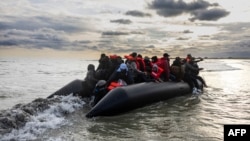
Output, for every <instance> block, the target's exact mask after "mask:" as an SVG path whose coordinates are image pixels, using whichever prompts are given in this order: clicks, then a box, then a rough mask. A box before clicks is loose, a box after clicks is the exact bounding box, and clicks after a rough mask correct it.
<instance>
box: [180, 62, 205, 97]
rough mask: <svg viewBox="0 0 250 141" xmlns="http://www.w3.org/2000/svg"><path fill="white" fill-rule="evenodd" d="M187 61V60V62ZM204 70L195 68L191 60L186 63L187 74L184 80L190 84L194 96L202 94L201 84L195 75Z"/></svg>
mask: <svg viewBox="0 0 250 141" xmlns="http://www.w3.org/2000/svg"><path fill="white" fill-rule="evenodd" d="M185 61H186V60H185ZM201 69H202V68H196V67H194V66H193V60H192V59H191V60H190V61H189V62H185V73H184V78H183V80H184V81H185V82H187V83H188V85H189V86H190V88H191V89H192V93H193V94H198V93H199V92H201V90H200V88H199V84H198V82H197V80H196V77H195V73H197V71H199V70H201Z"/></svg>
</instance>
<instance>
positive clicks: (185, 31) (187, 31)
mask: <svg viewBox="0 0 250 141" xmlns="http://www.w3.org/2000/svg"><path fill="white" fill-rule="evenodd" d="M183 33H193V32H192V31H190V30H184V31H183Z"/></svg>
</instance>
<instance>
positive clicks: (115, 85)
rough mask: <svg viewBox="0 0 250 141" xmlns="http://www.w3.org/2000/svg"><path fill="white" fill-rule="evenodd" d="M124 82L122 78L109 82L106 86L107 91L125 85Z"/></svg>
mask: <svg viewBox="0 0 250 141" xmlns="http://www.w3.org/2000/svg"><path fill="white" fill-rule="evenodd" d="M126 85H127V84H126V82H125V81H124V80H121V79H120V80H118V81H114V82H111V83H110V85H109V86H108V91H110V90H112V89H114V88H116V87H121V86H126Z"/></svg>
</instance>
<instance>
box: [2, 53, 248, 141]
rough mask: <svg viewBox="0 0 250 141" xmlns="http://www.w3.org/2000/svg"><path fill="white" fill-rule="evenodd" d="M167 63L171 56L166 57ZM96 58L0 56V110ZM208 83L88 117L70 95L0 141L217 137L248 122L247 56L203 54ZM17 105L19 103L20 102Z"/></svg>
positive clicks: (38, 94) (55, 85) (60, 82)
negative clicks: (195, 90) (226, 127)
mask: <svg viewBox="0 0 250 141" xmlns="http://www.w3.org/2000/svg"><path fill="white" fill-rule="evenodd" d="M171 62H172V61H171ZM90 63H92V64H94V65H95V66H96V67H97V65H98V62H97V61H88V60H81V59H52V58H20V57H19V58H18V57H16V58H14V57H11V58H8V57H0V80H1V81H0V105H1V106H0V110H1V112H2V113H6V112H7V113H11V114H13V113H14V114H13V115H12V116H15V115H18V113H19V112H20V110H19V109H18V108H13V107H18V106H17V104H19V105H25V104H29V103H32V101H33V100H35V99H38V98H42V99H45V98H46V97H47V96H49V95H50V94H52V93H53V92H55V91H56V90H58V89H60V88H61V87H63V86H64V85H66V84H67V83H69V82H71V81H73V80H75V79H84V77H85V75H86V70H87V65H88V64H90ZM199 66H200V67H203V68H204V70H203V71H201V72H200V75H201V76H202V77H203V78H204V79H205V80H206V82H207V85H208V88H205V89H204V92H203V94H202V95H200V96H199V97H195V98H194V97H192V96H191V94H190V95H185V96H181V97H176V98H173V99H169V100H166V101H161V102H158V103H155V104H152V105H149V106H146V107H143V108H139V109H135V110H132V111H130V112H128V113H124V114H121V115H117V116H111V117H95V118H91V119H87V118H86V117H85V114H86V113H87V112H88V110H89V107H88V106H87V105H86V104H85V103H84V102H83V101H81V100H80V99H79V98H77V97H74V96H72V95H68V96H63V97H58V99H57V100H55V101H56V102H54V103H49V105H48V106H49V107H48V108H46V109H44V110H40V111H39V110H38V112H37V113H35V114H33V115H31V116H29V117H28V118H25V117H24V118H25V119H26V120H27V121H25V125H23V126H22V127H19V128H13V129H12V130H11V131H10V132H8V133H5V134H0V140H1V141H5V140H48V141H49V140H51V141H54V140H56V141H68V140H75V141H88V140H89V141H93V140H117V141H125V140H126V141H127V140H129V141H134V140H136V141H145V140H146V141H165V140H171V141H172V140H173V141H175V140H176V141H181V140H183V141H186V140H192V141H195V140H197V141H200V140H205V141H221V140H223V125H224V124H249V123H250V110H249V109H250V100H249V99H250V87H249V86H250V77H249V71H250V60H247V59H214V60H213V59H207V60H204V61H202V62H200V63H199ZM19 107H20V106H19ZM1 118H3V117H1Z"/></svg>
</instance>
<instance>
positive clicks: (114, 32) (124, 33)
mask: <svg viewBox="0 0 250 141" xmlns="http://www.w3.org/2000/svg"><path fill="white" fill-rule="evenodd" d="M102 35H111V36H119V35H129V33H128V32H121V31H106V32H103V33H102Z"/></svg>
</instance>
